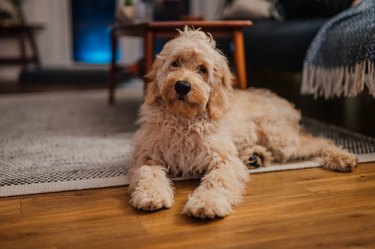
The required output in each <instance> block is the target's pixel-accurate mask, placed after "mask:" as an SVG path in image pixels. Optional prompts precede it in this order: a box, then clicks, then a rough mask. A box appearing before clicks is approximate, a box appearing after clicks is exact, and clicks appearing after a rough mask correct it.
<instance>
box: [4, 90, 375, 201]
mask: <svg viewBox="0 0 375 249" xmlns="http://www.w3.org/2000/svg"><path fill="white" fill-rule="evenodd" d="M140 86H141V85H140V84H129V85H127V86H126V87H125V88H123V89H119V90H118V91H117V100H118V102H117V104H116V105H115V106H109V105H108V104H107V101H106V100H107V92H106V91H105V90H90V91H74V92H73V91H72V92H58V93H43V94H15V95H3V96H2V97H1V98H0V113H1V119H0V196H12V195H25V194H35V193H44V192H57V191H67V190H77V189H89V188H99V187H109V186H119V185H126V184H127V177H126V174H127V167H128V166H129V164H130V152H131V138H132V134H133V132H134V131H135V129H136V127H135V126H134V121H135V120H136V115H137V110H138V107H139V105H140V103H141V96H142V88H141V87H140ZM303 124H304V126H305V128H306V129H307V130H309V131H310V132H312V133H313V134H317V135H323V136H326V137H330V138H332V139H334V140H335V141H336V142H337V143H338V144H340V145H342V146H343V147H345V148H348V149H349V150H351V151H353V152H355V153H357V154H360V160H361V161H372V160H374V159H375V154H374V152H375V139H373V138H369V137H366V136H363V135H360V134H356V133H352V132H350V131H347V130H344V129H341V128H337V127H334V126H329V125H326V124H323V123H320V122H317V121H315V120H311V119H306V118H305V119H304V121H303ZM318 166H319V163H318V162H314V161H307V162H295V163H288V164H284V165H275V166H269V167H264V168H259V169H256V170H251V173H259V172H268V171H279V170H288V169H295V168H309V167H318Z"/></svg>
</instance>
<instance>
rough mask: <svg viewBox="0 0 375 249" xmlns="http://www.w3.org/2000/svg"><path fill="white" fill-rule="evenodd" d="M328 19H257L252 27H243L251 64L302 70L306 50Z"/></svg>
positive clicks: (270, 67) (250, 67)
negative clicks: (279, 20)
mask: <svg viewBox="0 0 375 249" xmlns="http://www.w3.org/2000/svg"><path fill="white" fill-rule="evenodd" d="M326 21H327V19H309V20H291V21H285V22H277V21H273V20H258V21H256V20H255V21H254V25H253V26H252V27H249V28H246V29H245V30H244V40H245V53H246V58H247V61H246V63H247V66H248V68H249V69H250V70H251V69H253V68H256V69H262V68H266V69H276V70H291V71H301V70H302V64H303V59H304V57H305V54H306V51H307V49H308V47H309V45H310V43H311V41H312V39H313V38H314V36H315V34H316V33H317V32H318V30H319V28H320V27H321V26H322V25H323V23H325V22H326Z"/></svg>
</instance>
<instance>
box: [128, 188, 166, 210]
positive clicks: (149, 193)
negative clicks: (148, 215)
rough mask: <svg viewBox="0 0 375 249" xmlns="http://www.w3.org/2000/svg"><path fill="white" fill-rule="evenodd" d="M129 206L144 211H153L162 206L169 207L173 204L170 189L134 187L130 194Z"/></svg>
mask: <svg viewBox="0 0 375 249" xmlns="http://www.w3.org/2000/svg"><path fill="white" fill-rule="evenodd" d="M129 203H130V205H131V206H133V207H134V208H137V209H141V210H144V211H155V210H159V209H162V208H171V207H172V205H173V192H172V190H171V189H170V190H164V191H158V190H151V189H149V190H145V189H136V190H135V191H134V192H132V193H131V194H130V200H129Z"/></svg>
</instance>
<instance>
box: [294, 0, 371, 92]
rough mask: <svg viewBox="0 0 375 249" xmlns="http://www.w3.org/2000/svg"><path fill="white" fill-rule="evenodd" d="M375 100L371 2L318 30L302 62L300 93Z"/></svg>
mask: <svg viewBox="0 0 375 249" xmlns="http://www.w3.org/2000/svg"><path fill="white" fill-rule="evenodd" d="M365 86H367V88H368V90H369V93H370V94H371V95H372V96H374V97H375V0H363V1H362V2H361V3H360V4H358V5H357V6H354V7H351V8H349V9H347V10H345V11H343V12H341V13H340V14H338V15H336V16H334V17H333V18H332V19H330V20H329V21H328V22H327V23H326V24H324V25H323V27H322V28H321V29H320V31H319V32H318V34H317V35H316V37H315V38H314V40H313V42H312V43H311V45H310V48H309V50H308V52H307V56H306V58H305V62H304V68H303V78H302V86H301V93H302V94H313V95H314V96H315V97H318V96H324V97H325V98H330V97H341V96H356V95H357V94H359V93H360V92H362V91H363V89H364V88H365Z"/></svg>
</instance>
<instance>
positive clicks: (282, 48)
mask: <svg viewBox="0 0 375 249" xmlns="http://www.w3.org/2000/svg"><path fill="white" fill-rule="evenodd" d="M238 2H240V3H241V2H242V5H241V4H240V5H239V6H237V8H238V10H240V11H237V12H236V11H232V12H231V13H230V14H228V11H227V9H225V10H224V13H226V14H225V16H224V19H250V20H252V21H253V23H254V25H253V26H252V27H250V28H246V29H245V30H244V40H245V53H246V66H247V71H248V72H249V74H251V73H252V72H253V71H254V70H278V71H289V72H301V70H302V67H303V60H304V57H305V54H306V51H307V49H308V48H309V45H310V43H311V41H312V40H313V38H314V36H315V35H316V33H317V32H318V30H319V29H320V28H321V27H322V25H323V24H324V23H325V22H326V21H327V20H328V19H329V18H330V17H332V16H333V15H335V14H337V13H339V12H341V11H343V10H345V9H346V8H348V7H350V5H351V3H352V1H351V0H279V1H268V0H234V1H227V6H226V8H228V7H229V8H230V7H233V5H235V4H238ZM264 4H268V6H269V10H270V13H264V11H263V13H256V11H254V8H258V9H260V10H264V9H265V8H263V7H264ZM245 5H247V7H249V8H250V9H251V8H253V9H252V10H251V11H249V14H250V16H246V8H247V7H246V6H245ZM219 47H220V48H221V49H223V50H224V52H226V51H227V52H228V50H229V49H230V44H229V43H228V42H227V41H224V42H223V41H221V42H219ZM226 54H228V55H229V54H230V53H226Z"/></svg>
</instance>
